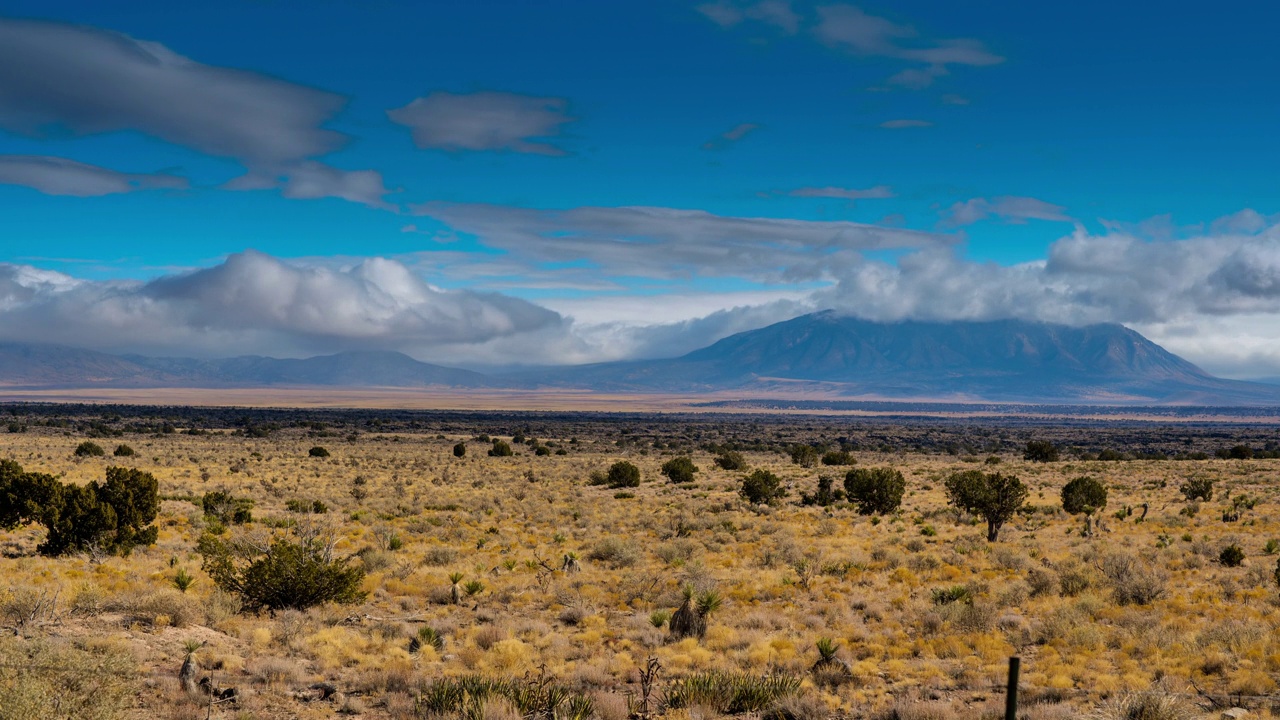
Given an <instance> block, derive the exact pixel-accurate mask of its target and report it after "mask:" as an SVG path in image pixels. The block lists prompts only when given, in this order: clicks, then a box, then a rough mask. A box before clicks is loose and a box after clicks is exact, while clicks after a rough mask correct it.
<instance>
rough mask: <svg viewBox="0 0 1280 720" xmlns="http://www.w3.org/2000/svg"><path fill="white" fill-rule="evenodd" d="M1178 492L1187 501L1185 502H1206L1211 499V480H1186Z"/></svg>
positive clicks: (1204, 478)
mask: <svg viewBox="0 0 1280 720" xmlns="http://www.w3.org/2000/svg"><path fill="white" fill-rule="evenodd" d="M1178 490H1179V491H1180V492H1181V493H1182V496H1183V497H1185V498H1186V499H1187V502H1191V501H1193V500H1204V501H1206V502H1208V501H1209V500H1212V499H1213V479H1212V478H1207V477H1193V478H1188V479H1187V481H1186V482H1184V483H1182V486H1181V487H1179V488H1178Z"/></svg>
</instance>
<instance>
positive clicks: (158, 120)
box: [0, 18, 381, 197]
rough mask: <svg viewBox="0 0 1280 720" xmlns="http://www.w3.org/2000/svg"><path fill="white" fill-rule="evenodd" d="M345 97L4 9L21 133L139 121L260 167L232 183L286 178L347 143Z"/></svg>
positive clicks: (3, 116) (8, 85)
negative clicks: (337, 123)
mask: <svg viewBox="0 0 1280 720" xmlns="http://www.w3.org/2000/svg"><path fill="white" fill-rule="evenodd" d="M345 104H346V99H345V98H343V97H342V96H341V95H337V94H334V93H331V92H326V91H323V90H317V89H314V88H310V87H306V86H303V85H298V84H295V83H290V82H286V81H284V80H278V79H276V78H272V77H268V76H266V75H261V74H258V73H252V72H246V71H243V70H236V69H232V68H225V67H217V66H213V65H205V64H202V63H199V62H196V61H195V60H192V59H190V58H187V57H184V56H182V55H180V54H178V53H176V52H174V51H172V50H170V49H169V48H167V47H165V46H164V45H161V44H159V43H156V42H150V41H145V40H137V39H134V38H132V37H129V36H127V35H123V34H121V33H117V32H112V31H109V30H102V29H98V28H91V27H86V26H81V25H69V24H64V23H57V22H45V21H38V20H16V19H6V18H0V128H2V129H5V130H9V131H11V132H15V133H18V134H21V135H27V136H30V137H39V138H56V137H61V136H66V135H95V134H101V133H111V132H121V131H138V132H141V133H144V134H146V135H150V136H152V137H156V138H159V139H161V140H165V141H167V142H170V143H173V144H175V145H181V146H183V147H188V148H191V149H194V150H197V151H199V152H202V153H205V154H208V155H212V156H216V157H224V158H230V159H233V160H236V161H237V162H239V163H240V164H242V165H244V166H245V167H246V168H247V169H248V170H249V172H250V174H251V176H252V177H251V179H250V180H248V181H243V182H241V183H239V184H238V185H233V187H255V188H256V187H282V186H286V185H287V184H288V180H287V179H286V180H281V179H280V178H281V177H284V178H291V177H292V176H293V174H294V173H295V172H296V173H300V174H305V173H308V172H311V173H313V174H314V172H315V171H314V167H315V165H317V164H318V163H316V162H314V160H315V158H319V157H321V156H324V155H326V154H328V153H330V152H333V151H334V150H337V149H339V148H340V147H342V146H343V145H344V144H346V142H347V140H348V138H347V136H345V135H343V134H341V133H339V132H336V131H334V130H331V129H328V128H326V127H324V125H325V123H327V122H328V121H330V120H331V119H333V117H334V116H335V115H336V114H337V113H338V111H340V110H341V109H342V107H343V106H344V105H345ZM309 161H310V162H309ZM364 172H365V173H372V172H373V171H364ZM375 174H376V173H375ZM304 182H305V181H304ZM380 182H381V180H380V179H379V183H380ZM330 195H331V196H334V197H343V195H341V194H337V193H332V194H330ZM330 195H326V196H330ZM298 197H315V195H298Z"/></svg>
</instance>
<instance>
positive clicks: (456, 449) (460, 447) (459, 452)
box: [453, 443, 467, 458]
mask: <svg viewBox="0 0 1280 720" xmlns="http://www.w3.org/2000/svg"><path fill="white" fill-rule="evenodd" d="M453 456H454V457H459V458H460V457H466V456H467V444H466V443H458V444H457V445H454V446H453Z"/></svg>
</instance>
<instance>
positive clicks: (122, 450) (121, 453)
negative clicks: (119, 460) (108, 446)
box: [111, 445, 137, 457]
mask: <svg viewBox="0 0 1280 720" xmlns="http://www.w3.org/2000/svg"><path fill="white" fill-rule="evenodd" d="M111 454H112V455H115V456H116V457H133V456H134V455H136V454H137V453H135V452H134V451H133V448H131V447H129V446H128V445H117V446H116V451H115V452H113V453H111Z"/></svg>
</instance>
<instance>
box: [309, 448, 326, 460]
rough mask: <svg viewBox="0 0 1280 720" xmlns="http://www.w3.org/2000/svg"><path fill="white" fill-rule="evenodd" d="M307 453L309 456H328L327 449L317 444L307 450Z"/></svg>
mask: <svg viewBox="0 0 1280 720" xmlns="http://www.w3.org/2000/svg"><path fill="white" fill-rule="evenodd" d="M307 455H310V456H311V457H318V458H327V457H329V451H328V450H325V449H324V448H322V447H320V446H319V445H317V446H315V447H313V448H311V449H310V450H308V451H307Z"/></svg>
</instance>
